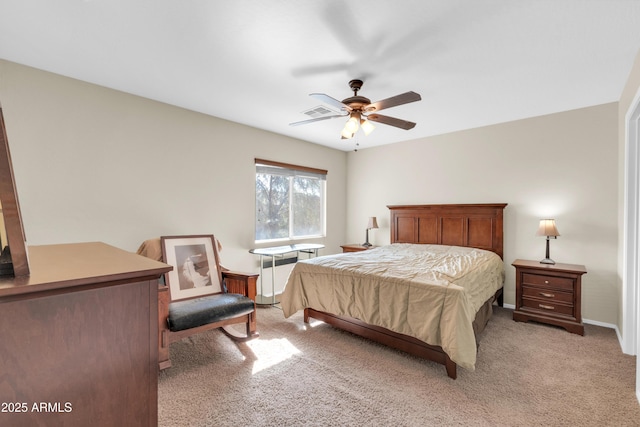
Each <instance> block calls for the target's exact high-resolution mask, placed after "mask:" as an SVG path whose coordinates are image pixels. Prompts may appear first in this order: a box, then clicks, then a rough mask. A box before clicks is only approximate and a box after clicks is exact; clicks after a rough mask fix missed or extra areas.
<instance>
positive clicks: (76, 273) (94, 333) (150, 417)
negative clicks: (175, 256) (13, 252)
mask: <svg viewBox="0 0 640 427" xmlns="http://www.w3.org/2000/svg"><path fill="white" fill-rule="evenodd" d="M28 253H29V265H30V270H31V274H30V275H29V276H23V277H18V278H13V277H1V278H0V403H1V404H2V405H3V406H2V408H0V409H2V411H1V412H0V425H6V426H50V425H65V426H95V427H98V426H117V425H119V426H125V425H135V426H156V425H157V422H158V412H157V411H158V403H157V402H158V391H157V387H158V283H157V279H158V277H160V276H161V275H162V274H163V273H165V272H167V271H169V270H171V267H170V266H169V265H166V264H163V263H160V262H156V261H153V260H150V259H148V258H144V257H141V256H138V255H135V254H133V253H130V252H126V251H123V250H120V249H117V248H114V247H112V246H109V245H106V244H104V243H79V244H63V245H47V246H31V247H29V249H28Z"/></svg>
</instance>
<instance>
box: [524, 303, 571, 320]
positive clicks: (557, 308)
mask: <svg viewBox="0 0 640 427" xmlns="http://www.w3.org/2000/svg"><path fill="white" fill-rule="evenodd" d="M522 308H524V309H529V310H535V311H537V312H540V313H546V314H549V315H553V314H557V315H564V316H571V317H574V316H575V314H574V312H573V305H565V304H556V303H555V302H553V301H540V300H539V299H530V298H522Z"/></svg>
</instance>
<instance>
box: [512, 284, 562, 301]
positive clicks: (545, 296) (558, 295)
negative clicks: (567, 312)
mask: <svg viewBox="0 0 640 427" xmlns="http://www.w3.org/2000/svg"><path fill="white" fill-rule="evenodd" d="M522 297H523V298H537V299H539V300H544V301H551V302H563V303H566V304H573V292H565V291H558V290H552V289H547V288H539V287H533V286H522Z"/></svg>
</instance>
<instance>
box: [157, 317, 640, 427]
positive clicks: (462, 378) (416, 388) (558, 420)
mask: <svg viewBox="0 0 640 427" xmlns="http://www.w3.org/2000/svg"><path fill="white" fill-rule="evenodd" d="M511 313H512V312H511V310H508V309H504V308H497V307H496V309H495V314H494V317H493V318H492V319H491V321H490V322H489V324H488V326H487V328H486V329H485V331H484V333H483V335H482V339H481V342H480V349H479V352H478V361H477V363H476V370H475V371H474V372H470V371H466V370H464V369H461V368H458V379H456V380H451V379H450V378H448V377H447V375H446V372H445V370H444V367H443V366H441V365H438V364H435V363H433V362H429V361H425V360H421V359H418V358H415V357H413V356H409V355H407V354H404V353H402V352H399V351H395V350H392V349H389V348H386V347H383V346H380V345H378V344H375V343H372V342H370V341H367V340H365V339H362V338H359V337H356V336H354V335H351V334H349V333H345V332H341V331H338V330H336V329H333V328H332V327H330V326H328V325H325V324H317V325H315V326H313V327H308V326H305V324H304V323H303V322H302V313H298V314H297V315H295V316H293V317H291V318H289V319H284V316H283V315H282V311H280V310H279V309H278V308H261V309H259V310H258V330H259V332H260V338H258V339H256V340H253V341H250V342H248V343H242V344H238V343H235V342H232V341H231V340H229V338H227V337H226V336H225V335H224V334H223V333H222V332H220V331H210V332H208V333H204V334H200V335H199V336H195V337H193V338H187V339H185V340H183V341H181V342H178V343H174V344H172V346H171V360H172V363H173V367H172V368H171V369H168V370H166V371H163V372H161V373H160V377H159V403H158V406H159V425H160V426H441V425H444V426H449V425H454V426H640V404H639V403H638V401H637V399H636V396H635V357H632V356H627V355H624V354H622V352H621V351H620V347H619V344H618V341H617V338H616V334H615V332H614V331H613V330H611V329H606V328H601V327H597V326H591V325H586V327H585V336H584V337H582V336H578V335H574V334H570V333H568V332H565V331H564V330H562V329H557V328H554V327H550V326H545V325H540V324H535V323H529V324H526V323H517V322H514V321H513V320H512V319H511Z"/></svg>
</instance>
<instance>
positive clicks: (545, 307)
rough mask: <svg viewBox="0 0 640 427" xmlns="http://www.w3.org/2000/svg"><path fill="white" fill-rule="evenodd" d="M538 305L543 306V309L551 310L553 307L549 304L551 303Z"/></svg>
mask: <svg viewBox="0 0 640 427" xmlns="http://www.w3.org/2000/svg"><path fill="white" fill-rule="evenodd" d="M538 307H540V308H544V309H546V310H553V309H554V307H553V306H551V305H545V304H538Z"/></svg>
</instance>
